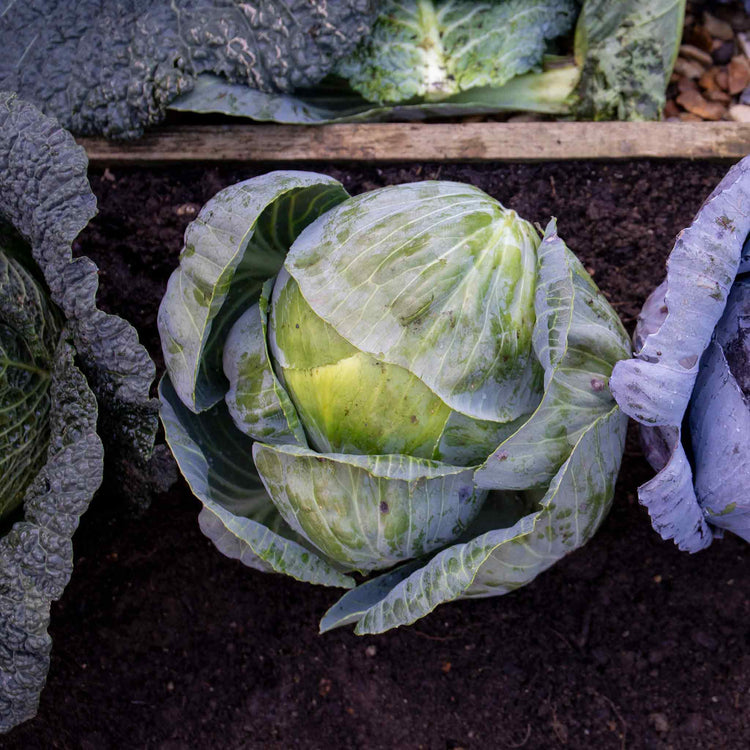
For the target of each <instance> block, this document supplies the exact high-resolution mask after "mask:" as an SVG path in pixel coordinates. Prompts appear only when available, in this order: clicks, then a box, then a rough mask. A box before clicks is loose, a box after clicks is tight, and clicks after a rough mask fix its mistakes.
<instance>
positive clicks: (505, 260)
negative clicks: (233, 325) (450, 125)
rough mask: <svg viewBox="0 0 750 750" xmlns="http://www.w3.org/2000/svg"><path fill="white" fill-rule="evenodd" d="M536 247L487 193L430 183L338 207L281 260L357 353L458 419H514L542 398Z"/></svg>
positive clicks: (524, 225) (526, 228) (530, 233)
mask: <svg viewBox="0 0 750 750" xmlns="http://www.w3.org/2000/svg"><path fill="white" fill-rule="evenodd" d="M365 238H366V241H364V239H365ZM538 244H539V236H538V235H537V233H536V230H535V229H534V227H533V226H532V225H531V224H530V223H529V222H527V221H524V220H523V219H520V218H519V217H518V215H517V214H516V213H515V211H511V210H508V209H505V208H504V207H503V206H502V205H500V203H499V202H498V201H496V200H494V199H492V198H490V197H489V196H488V195H486V194H485V193H483V192H482V191H481V190H478V189H477V188H474V187H472V186H471V185H464V184H461V183H452V182H429V181H428V182H419V183H412V184H408V185H398V186H395V187H386V188H382V189H380V190H374V191H372V192H369V193H365V194H363V195H359V196H356V197H354V198H351V199H349V200H348V201H346V202H344V203H341V204H340V205H339V206H337V207H336V208H334V209H332V210H331V211H329V212H328V213H327V214H325V215H324V216H322V217H321V218H320V219H319V220H318V221H316V222H314V223H313V224H311V225H310V226H309V227H307V229H306V230H305V231H304V232H302V233H301V234H300V236H299V237H298V238H297V240H296V241H295V243H294V245H293V246H292V247H291V249H290V251H289V255H288V256H287V259H286V261H285V264H284V267H285V269H286V270H287V271H288V272H289V274H290V275H291V276H292V277H293V278H294V279H295V281H296V282H297V284H298V285H299V288H300V291H301V292H302V295H303V296H304V298H305V300H306V301H307V303H308V304H309V305H310V307H311V308H312V309H313V311H314V312H315V313H316V314H317V315H318V316H320V317H321V318H322V319H323V320H325V321H326V322H327V323H328V324H329V325H331V326H332V327H333V328H334V329H335V330H336V332H337V333H338V334H339V335H340V336H342V337H343V338H344V339H346V340H347V341H349V342H350V343H351V344H353V345H354V346H355V347H356V348H357V349H358V350H360V351H363V352H367V353H368V354H371V355H372V356H374V357H376V358H377V359H378V360H382V361H385V362H389V363H391V364H394V365H398V366H400V367H403V368H405V369H407V370H408V371H409V372H411V373H413V374H414V375H416V376H417V377H418V378H419V379H420V380H421V381H422V382H423V383H424V384H425V385H427V386H428V387H429V388H430V389H431V390H432V391H433V392H434V393H436V394H437V395H438V396H439V397H440V398H441V399H442V401H443V402H444V403H446V404H447V405H448V406H450V407H451V408H452V409H454V410H456V411H458V412H461V413H462V414H466V415H468V416H471V417H474V418H476V419H483V420H495V421H498V422H507V421H511V420H513V419H516V418H517V417H519V416H520V415H522V414H527V413H529V412H530V411H531V410H532V409H533V408H534V407H535V406H536V404H537V402H538V400H539V390H540V389H539V380H540V378H539V375H540V372H539V367H538V365H537V364H536V362H535V361H534V357H533V355H532V352H531V333H532V330H533V321H532V320H531V316H530V315H527V311H528V310H529V309H530V307H531V304H532V302H531V300H532V299H533V294H534V281H535V266H536V248H537V246H538ZM334 282H335V284H336V294H333V293H332V291H333V286H332V285H333V283H334Z"/></svg>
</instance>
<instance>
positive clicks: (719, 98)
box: [704, 89, 732, 107]
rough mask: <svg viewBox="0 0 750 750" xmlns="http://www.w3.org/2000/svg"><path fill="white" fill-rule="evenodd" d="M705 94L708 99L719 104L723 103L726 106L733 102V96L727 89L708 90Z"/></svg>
mask: <svg viewBox="0 0 750 750" xmlns="http://www.w3.org/2000/svg"><path fill="white" fill-rule="evenodd" d="M704 96H705V97H706V99H708V101H710V102H719V104H723V105H724V106H725V107H726V106H727V105H728V104H730V103H731V102H732V97H731V96H729V94H727V92H726V91H722V90H721V89H716V91H707V92H706V93H705V94H704Z"/></svg>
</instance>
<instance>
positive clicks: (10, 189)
mask: <svg viewBox="0 0 750 750" xmlns="http://www.w3.org/2000/svg"><path fill="white" fill-rule="evenodd" d="M86 168H87V162H86V157H85V154H84V152H83V149H81V148H80V147H78V146H77V145H76V144H75V142H74V140H73V138H72V136H71V135H70V134H69V133H67V132H65V131H64V130H62V129H61V128H60V126H59V125H58V124H57V122H56V121H54V120H52V119H50V118H48V117H46V116H44V115H42V114H41V113H40V112H39V110H37V109H36V107H34V106H32V105H31V104H28V103H27V102H23V101H21V100H19V99H17V98H16V96H15V95H14V94H10V93H7V92H0V470H2V479H3V482H2V487H0V515H5V517H4V518H3V524H4V525H3V532H4V534H3V536H2V538H0V731H6V730H8V729H9V728H10V727H12V726H14V725H15V724H17V723H18V722H20V721H23V720H25V719H26V718H29V717H30V716H33V714H34V713H35V712H36V706H37V703H38V700H39V691H40V690H41V688H42V687H43V685H44V680H45V677H46V673H47V669H48V668H49V651H50V640H49V636H48V635H47V633H46V627H47V623H48V621H49V608H50V602H51V601H52V600H54V599H57V598H59V597H60V596H61V594H62V592H63V589H64V587H65V585H66V583H67V581H68V579H69V577H70V573H71V570H72V560H73V551H72V541H71V540H72V535H73V532H74V531H75V529H76V527H77V525H78V519H79V517H80V515H81V514H82V513H83V512H84V511H85V509H86V507H87V506H88V503H89V501H90V500H91V497H92V495H93V493H94V492H95V491H96V489H97V488H98V487H99V484H100V483H101V479H102V469H103V451H102V440H101V439H100V437H99V435H98V434H97V429H98V430H99V432H100V433H101V434H102V435H103V436H104V438H105V442H106V444H107V448H108V450H110V449H111V452H112V455H113V456H117V457H119V459H120V460H122V461H123V462H125V461H133V460H135V461H136V462H137V463H139V462H140V464H143V463H145V461H146V459H147V458H148V456H149V454H150V451H151V448H152V446H153V440H154V434H155V429H156V404H155V403H154V402H153V401H151V400H149V396H148V393H149V387H150V384H151V381H152V379H153V375H154V366H153V363H152V362H151V360H150V359H149V357H148V355H147V354H146V351H145V350H144V349H143V347H142V346H141V345H140V344H139V343H138V339H137V335H136V332H135V330H134V329H133V328H132V327H131V326H129V325H128V324H127V323H126V322H125V321H123V320H121V319H120V318H118V317H116V316H114V315H106V314H105V313H103V312H102V311H101V310H98V309H97V308H96V304H95V295H96V288H97V283H98V282H97V269H96V266H95V265H94V264H93V263H92V262H91V261H90V260H89V259H88V258H76V259H73V257H72V249H71V244H72V242H73V240H74V239H75V238H76V237H77V236H78V234H79V232H80V231H81V230H82V229H83V227H84V226H85V225H86V224H87V223H88V221H89V219H90V218H91V217H92V216H93V214H94V213H95V199H94V196H93V194H92V192H91V189H90V187H89V184H88V181H87V179H86ZM79 367H80V369H79ZM87 380H88V382H87ZM92 389H93V391H94V392H95V393H96V398H95V396H94V393H92ZM97 398H98V400H99V403H98V404H97ZM137 490H138V487H137V486H136V491H137ZM18 519H20V520H18ZM14 521H15V523H13V522H14ZM11 524H12V525H11Z"/></svg>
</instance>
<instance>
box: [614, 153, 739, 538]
mask: <svg viewBox="0 0 750 750" xmlns="http://www.w3.org/2000/svg"><path fill="white" fill-rule="evenodd" d="M748 233H750V157H746V158H745V159H743V160H742V161H741V162H740V163H739V164H737V165H735V166H734V167H732V169H731V170H730V171H729V173H728V174H727V175H726V177H725V178H724V179H723V180H722V181H721V182H720V183H719V185H718V186H717V188H716V189H715V190H714V191H713V193H712V194H711V195H710V196H709V197H708V199H707V200H706V202H705V203H704V204H703V206H702V207H701V209H700V211H699V212H698V214H697V216H696V217H695V219H694V221H693V223H692V224H691V225H690V226H689V227H688V228H687V229H685V230H683V231H682V232H681V233H680V234H679V236H678V237H677V241H676V243H675V246H674V249H673V250H672V253H671V255H670V257H669V260H668V261H667V278H666V280H665V281H664V282H663V283H662V284H661V285H660V286H659V287H657V288H656V289H655V290H654V292H653V293H652V294H651V296H650V297H649V299H648V300H647V301H646V303H645V304H644V306H643V310H642V311H641V314H640V316H639V321H638V326H637V328H636V332H635V356H634V358H633V359H629V360H624V361H622V362H619V363H618V364H616V365H615V368H614V371H613V374H612V379H611V381H610V387H611V390H612V393H613V395H614V396H615V399H616V400H617V402H618V403H619V404H620V407H621V408H622V410H623V411H624V412H625V413H627V414H628V415H630V416H631V417H633V419H635V420H636V421H637V422H639V423H640V424H641V438H642V442H643V447H644V451H645V453H646V458H647V459H648V461H649V462H650V463H651V465H652V466H653V468H654V469H655V470H656V471H657V474H656V476H655V477H653V479H651V480H650V481H648V482H646V483H645V484H644V485H642V486H641V487H640V488H639V490H638V493H639V498H640V502H641V503H642V504H643V505H645V506H646V508H647V509H648V511H649V513H650V515H651V521H652V524H653V526H654V528H655V529H656V531H658V532H659V533H660V534H661V535H662V537H663V538H665V539H673V540H674V542H675V543H676V544H677V545H678V547H679V548H680V549H683V550H687V551H689V552H697V551H698V550H700V549H703V548H705V547H707V546H708V545H709V544H710V543H711V541H712V540H713V538H714V537H715V536H721V535H722V534H723V531H724V530H729V531H732V532H733V533H735V534H737V535H738V536H740V537H742V538H743V539H746V540H750V277H749V276H748V273H749V272H750V243H748V242H747V241H746V240H747V238H748Z"/></svg>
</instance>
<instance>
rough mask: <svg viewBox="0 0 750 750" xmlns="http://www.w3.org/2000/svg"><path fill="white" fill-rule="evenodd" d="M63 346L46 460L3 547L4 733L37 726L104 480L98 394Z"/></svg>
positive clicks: (0, 672) (0, 698)
mask: <svg viewBox="0 0 750 750" xmlns="http://www.w3.org/2000/svg"><path fill="white" fill-rule="evenodd" d="M74 354H75V350H74V349H73V348H72V347H71V346H70V344H68V343H67V341H65V340H64V339H63V340H61V342H60V344H59V346H58V348H57V351H56V353H55V362H54V369H53V371H52V373H51V384H50V407H49V415H50V417H49V442H48V449H47V454H46V460H45V463H44V465H43V466H42V468H41V470H40V471H39V472H38V473H37V475H36V477H35V478H34V480H33V481H32V482H31V484H30V485H28V487H27V489H26V493H25V496H24V498H23V513H24V518H23V520H22V521H18V522H16V523H15V524H14V525H13V527H12V528H11V530H10V531H9V532H8V533H6V534H5V536H3V537H2V538H1V539H0V732H7V731H8V730H10V729H11V728H12V727H14V726H15V725H16V724H19V723H20V722H22V721H25V720H26V719H29V718H31V717H32V716H34V714H35V713H36V711H37V707H38V704H39V694H40V693H41V691H42V688H43V687H44V682H45V680H46V678H47V671H48V669H49V655H50V650H51V648H52V641H51V639H50V637H49V635H48V633H47V626H48V624H49V614H50V604H51V602H52V601H54V600H55V599H59V598H60V596H62V593H63V590H64V588H65V586H66V585H67V583H68V580H69V579H70V574H71V573H72V571H73V543H72V537H73V532H74V531H75V530H76V528H77V526H78V520H79V518H80V516H81V515H82V514H83V512H84V511H85V510H86V508H87V507H88V504H89V501H90V500H91V497H92V495H93V494H94V492H96V490H97V488H98V487H99V485H100V484H101V480H102V466H103V458H104V455H103V450H102V443H101V440H100V439H99V437H98V436H97V434H96V418H97V407H96V399H95V397H94V394H93V393H92V392H91V389H90V388H89V386H88V384H87V382H86V379H85V378H84V376H83V375H82V373H81V372H80V370H78V368H77V367H76V365H75V363H74V360H73V357H74Z"/></svg>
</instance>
